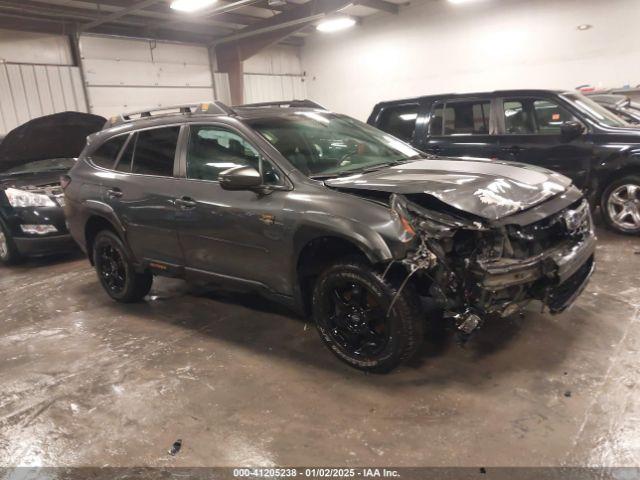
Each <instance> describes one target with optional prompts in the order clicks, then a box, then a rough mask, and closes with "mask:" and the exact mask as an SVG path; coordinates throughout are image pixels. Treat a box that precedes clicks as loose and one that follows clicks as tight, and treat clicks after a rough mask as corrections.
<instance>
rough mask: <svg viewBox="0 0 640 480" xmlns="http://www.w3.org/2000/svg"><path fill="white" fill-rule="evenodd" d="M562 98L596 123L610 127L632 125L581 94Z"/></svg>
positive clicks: (567, 95)
mask: <svg viewBox="0 0 640 480" xmlns="http://www.w3.org/2000/svg"><path fill="white" fill-rule="evenodd" d="M562 97H563V98H564V99H565V100H568V101H569V102H571V104H573V105H574V106H575V107H576V108H577V109H579V110H580V111H582V112H583V113H585V114H586V115H588V116H589V117H590V118H592V119H593V120H594V121H596V122H598V123H599V124H601V125H606V126H608V127H629V126H630V125H629V124H628V123H627V122H625V121H624V120H623V119H622V118H620V117H619V116H617V115H616V114H614V113H612V112H610V111H609V110H607V109H606V108H604V107H603V106H602V105H600V104H599V103H596V102H594V101H593V100H591V99H590V98H587V97H585V96H584V95H582V94H581V93H573V92H570V93H564V94H563V95H562Z"/></svg>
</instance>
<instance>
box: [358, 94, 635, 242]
mask: <svg viewBox="0 0 640 480" xmlns="http://www.w3.org/2000/svg"><path fill="white" fill-rule="evenodd" d="M368 123H369V124H371V125H373V126H375V127H378V128H380V129H381V130H384V131H386V132H389V133H391V134H392V135H395V136H396V137H398V138H400V139H401V140H404V141H406V142H409V143H411V144H412V145H413V146H415V147H416V148H417V149H419V150H422V151H424V152H430V153H434V154H436V155H446V156H451V157H482V158H490V159H502V160H513V161H518V162H524V163H529V164H532V165H538V166H541V167H545V168H548V169H551V170H555V171H557V172H560V173H562V174H564V175H566V176H568V177H570V178H571V179H572V180H573V182H574V184H575V185H576V186H577V187H578V188H580V189H582V190H583V191H584V192H585V193H586V195H587V197H588V198H589V200H590V202H591V204H592V206H594V207H595V206H600V208H601V211H602V215H603V217H604V220H605V222H606V224H607V225H608V226H609V227H610V228H612V229H613V230H615V231H617V232H621V233H629V234H640V129H638V128H633V127H632V126H631V125H630V124H628V123H626V122H625V121H624V120H623V119H621V118H620V117H618V116H616V115H614V114H613V113H611V112H610V111H609V110H607V109H606V108H604V107H603V106H601V105H599V104H597V103H596V102H594V101H593V100H590V99H589V98H587V97H585V96H583V95H582V94H580V93H577V92H561V91H550V90H505V91H497V92H483V93H470V94H463V95H458V94H449V95H432V96H425V97H417V98H410V99H405V100H396V101H389V102H382V103H379V104H377V105H376V106H375V108H374V109H373V112H372V113H371V115H370V117H369V120H368Z"/></svg>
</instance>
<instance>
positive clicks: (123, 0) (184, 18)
mask: <svg viewBox="0 0 640 480" xmlns="http://www.w3.org/2000/svg"><path fill="white" fill-rule="evenodd" d="M31 3H38V4H40V5H43V6H45V5H46V6H50V7H55V8H56V9H60V8H73V9H75V10H86V11H88V12H92V13H97V14H104V13H111V12H118V11H120V9H122V8H126V7H128V6H130V5H131V2H130V1H128V0H100V1H99V3H97V2H94V1H91V0H73V1H71V2H68V3H66V4H65V6H64V7H62V6H60V4H59V3H56V2H55V1H53V2H52V0H31ZM127 17H128V18H137V19H142V20H146V21H148V20H149V19H154V20H166V21H167V23H169V22H182V23H190V24H200V25H214V26H223V27H231V26H232V25H229V24H233V26H247V25H251V24H252V23H255V22H256V21H258V20H260V17H254V16H252V15H244V14H239V13H223V14H220V15H216V17H215V19H208V18H206V16H200V15H197V16H194V15H189V14H183V13H179V12H176V11H175V10H172V9H171V8H169V5H168V4H166V3H164V2H162V3H159V4H154V5H151V6H150V7H148V8H146V9H144V10H138V11H136V12H130V13H128V14H127ZM118 23H119V22H118Z"/></svg>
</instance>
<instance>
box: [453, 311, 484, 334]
mask: <svg viewBox="0 0 640 480" xmlns="http://www.w3.org/2000/svg"><path fill="white" fill-rule="evenodd" d="M453 319H454V320H455V322H456V328H457V329H458V331H459V332H461V333H464V334H465V335H471V334H472V333H473V332H474V330H476V329H477V328H479V327H480V326H481V325H482V318H480V317H479V316H478V315H476V314H475V313H473V312H472V311H470V310H467V311H466V312H464V313H459V314H458V315H456V316H455V317H453Z"/></svg>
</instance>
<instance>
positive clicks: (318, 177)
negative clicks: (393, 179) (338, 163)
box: [309, 155, 427, 180]
mask: <svg viewBox="0 0 640 480" xmlns="http://www.w3.org/2000/svg"><path fill="white" fill-rule="evenodd" d="M420 158H427V157H425V156H424V155H414V156H413V157H409V158H403V159H401V160H393V161H391V162H384V163H379V164H377V165H372V166H370V167H367V168H358V169H354V170H349V171H348V172H340V173H332V174H326V175H312V176H310V177H309V178H311V179H312V180H328V179H331V178H338V177H347V176H349V175H357V174H358V173H370V172H376V171H378V170H382V169H383V168H389V167H395V166H396V165H401V164H403V163H407V162H410V161H413V160H417V159H420Z"/></svg>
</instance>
